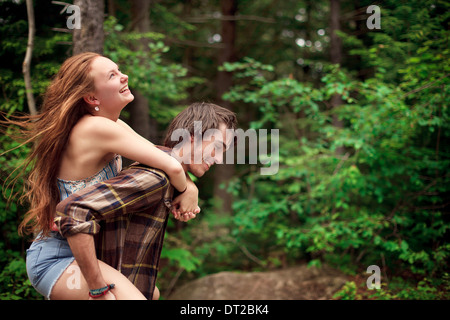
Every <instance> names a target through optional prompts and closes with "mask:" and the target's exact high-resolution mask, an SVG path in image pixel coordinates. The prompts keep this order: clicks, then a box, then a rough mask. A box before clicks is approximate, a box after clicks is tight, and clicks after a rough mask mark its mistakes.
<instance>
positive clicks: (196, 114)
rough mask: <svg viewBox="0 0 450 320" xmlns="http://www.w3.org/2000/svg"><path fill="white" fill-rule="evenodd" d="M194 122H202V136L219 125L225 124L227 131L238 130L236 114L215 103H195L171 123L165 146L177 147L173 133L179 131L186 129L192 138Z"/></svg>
mask: <svg viewBox="0 0 450 320" xmlns="http://www.w3.org/2000/svg"><path fill="white" fill-rule="evenodd" d="M194 121H201V124H202V135H203V134H204V133H205V131H206V130H208V129H219V125H220V124H221V123H224V124H225V125H226V127H227V129H233V130H234V129H236V126H237V119H236V114H235V113H234V112H232V111H230V110H228V109H226V108H223V107H221V106H218V105H216V104H214V103H208V102H195V103H193V104H191V105H190V106H189V107H187V108H186V109H184V110H183V111H181V112H180V113H179V114H178V115H177V116H176V117H175V118H174V119H173V120H172V122H171V123H170V125H169V128H168V129H167V132H166V138H165V139H164V145H165V146H166V147H169V148H173V147H174V146H176V145H177V144H178V143H179V142H180V141H181V140H182V138H181V137H180V139H179V140H178V141H172V140H171V136H172V133H173V132H174V131H175V130H177V129H186V130H188V131H189V133H190V134H191V136H193V135H194Z"/></svg>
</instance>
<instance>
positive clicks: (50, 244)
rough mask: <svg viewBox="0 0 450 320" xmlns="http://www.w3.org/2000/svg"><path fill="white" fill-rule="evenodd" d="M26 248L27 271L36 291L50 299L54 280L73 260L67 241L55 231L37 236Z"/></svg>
mask: <svg viewBox="0 0 450 320" xmlns="http://www.w3.org/2000/svg"><path fill="white" fill-rule="evenodd" d="M37 239H38V240H35V241H34V242H33V243H32V244H31V246H30V248H29V249H28V250H27V259H26V265H27V273H28V278H29V279H30V281H31V284H32V285H33V287H34V288H35V289H36V291H37V292H39V293H40V294H42V295H43V296H44V297H45V298H46V299H48V300H50V294H51V292H52V289H53V286H54V285H55V283H56V281H57V280H58V279H59V277H60V276H61V275H62V273H63V272H64V270H66V269H67V267H69V265H70V264H71V263H72V262H73V261H74V260H75V258H74V256H73V254H72V250H70V246H69V243H68V242H67V240H66V239H65V238H63V237H62V236H61V235H60V234H59V233H57V232H51V233H50V237H48V238H41V239H39V237H38V238H37Z"/></svg>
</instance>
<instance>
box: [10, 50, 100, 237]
mask: <svg viewBox="0 0 450 320" xmlns="http://www.w3.org/2000/svg"><path fill="white" fill-rule="evenodd" d="M98 56H100V55H99V54H97V53H92V52H86V53H81V54H78V55H75V56H73V57H70V58H68V59H67V60H66V61H65V62H64V63H63V64H62V66H61V68H60V69H59V71H58V73H57V74H56V76H55V77H54V79H53V80H52V82H51V84H50V86H49V87H48V88H47V91H46V93H45V95H44V100H43V105H42V108H41V111H40V112H39V114H38V115H35V116H16V117H13V118H10V119H8V120H7V123H8V124H10V125H13V126H15V127H16V128H19V131H15V132H16V134H15V137H20V138H21V141H22V145H23V144H29V143H32V144H33V145H32V149H31V151H30V153H29V155H28V156H27V158H26V159H25V161H24V163H23V165H22V170H21V172H22V173H23V172H25V169H26V168H28V167H30V166H31V171H30V173H29V175H28V177H27V179H26V182H25V184H24V185H25V193H24V194H23V196H22V198H21V199H22V200H27V202H29V204H30V209H29V211H28V212H27V213H26V214H25V217H24V219H23V221H22V222H21V223H20V225H19V234H21V235H23V234H29V233H31V232H33V233H35V234H37V233H39V232H42V234H43V235H48V233H49V232H50V230H51V227H52V225H53V220H54V216H55V209H56V205H57V204H58V202H59V201H60V197H59V191H58V187H57V174H58V171H59V170H58V169H59V167H60V163H61V158H62V154H63V152H64V149H65V147H66V145H67V142H68V139H69V135H70V132H71V130H72V128H73V127H74V125H75V124H76V123H77V121H78V120H79V119H80V118H81V117H83V116H84V115H85V114H88V113H89V109H88V105H87V103H86V102H85V101H84V99H83V97H84V96H86V95H88V94H89V93H92V92H94V90H95V87H94V80H93V78H92V77H91V75H90V70H91V63H92V61H93V60H94V59H95V58H96V57H98ZM14 179H17V178H14Z"/></svg>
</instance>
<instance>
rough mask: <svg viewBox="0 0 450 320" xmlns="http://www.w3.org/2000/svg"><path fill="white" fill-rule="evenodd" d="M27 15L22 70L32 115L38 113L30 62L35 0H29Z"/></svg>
mask: <svg viewBox="0 0 450 320" xmlns="http://www.w3.org/2000/svg"><path fill="white" fill-rule="evenodd" d="M27 15H28V43H27V51H26V53H25V59H24V61H23V64H22V72H23V75H24V80H25V91H26V94H27V101H28V109H29V110H30V114H31V115H36V114H37V111H36V104H35V102H34V96H33V87H32V86H31V77H30V64H31V57H32V55H33V47H34V32H35V25H34V10H33V0H27Z"/></svg>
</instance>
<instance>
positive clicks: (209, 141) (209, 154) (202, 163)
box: [183, 123, 234, 177]
mask: <svg viewBox="0 0 450 320" xmlns="http://www.w3.org/2000/svg"><path fill="white" fill-rule="evenodd" d="M211 131H212V132H214V134H205V135H204V137H203V139H202V140H201V141H195V138H194V137H191V161H190V163H188V164H183V167H184V168H185V170H187V171H189V172H191V173H192V174H193V175H195V176H196V177H201V176H203V175H204V174H205V172H206V171H208V170H209V168H210V167H211V166H212V165H214V164H215V163H223V154H224V152H225V151H226V150H227V149H228V148H229V147H230V145H231V142H232V140H233V138H234V136H233V135H230V134H229V135H228V137H227V134H226V131H227V127H226V125H225V124H224V123H221V124H220V125H219V128H218V130H211Z"/></svg>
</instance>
